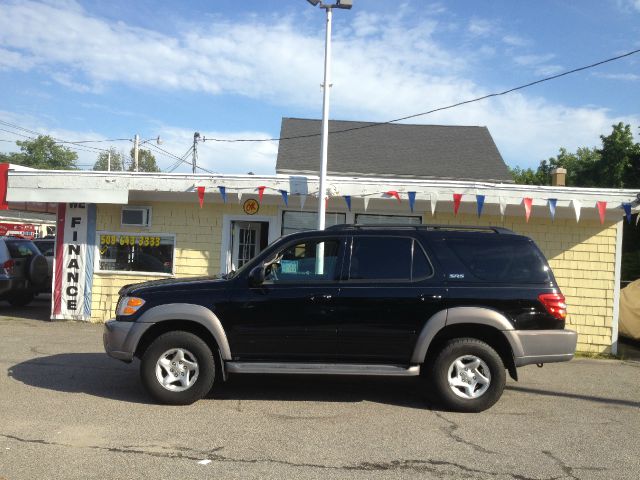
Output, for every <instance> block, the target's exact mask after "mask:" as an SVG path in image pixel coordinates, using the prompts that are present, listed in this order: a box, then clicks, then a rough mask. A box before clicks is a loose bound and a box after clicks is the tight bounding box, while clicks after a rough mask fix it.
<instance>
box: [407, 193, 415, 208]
mask: <svg viewBox="0 0 640 480" xmlns="http://www.w3.org/2000/svg"><path fill="white" fill-rule="evenodd" d="M407 196H408V197H409V208H410V209H411V213H413V207H414V206H415V204H416V192H407Z"/></svg>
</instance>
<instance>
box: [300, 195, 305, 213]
mask: <svg viewBox="0 0 640 480" xmlns="http://www.w3.org/2000/svg"><path fill="white" fill-rule="evenodd" d="M306 201H307V196H306V195H305V194H304V193H301V194H300V210H302V209H303V208H304V202H306Z"/></svg>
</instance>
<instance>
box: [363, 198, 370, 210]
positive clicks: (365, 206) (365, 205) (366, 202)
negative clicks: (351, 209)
mask: <svg viewBox="0 0 640 480" xmlns="http://www.w3.org/2000/svg"><path fill="white" fill-rule="evenodd" d="M363 200H364V211H365V212H366V211H367V206H368V205H369V197H364V198H363Z"/></svg>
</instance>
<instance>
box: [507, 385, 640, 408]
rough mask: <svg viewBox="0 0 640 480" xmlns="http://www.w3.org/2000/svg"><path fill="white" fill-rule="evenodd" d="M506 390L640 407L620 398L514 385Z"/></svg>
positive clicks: (637, 403)
mask: <svg viewBox="0 0 640 480" xmlns="http://www.w3.org/2000/svg"><path fill="white" fill-rule="evenodd" d="M506 390H512V391H514V392H522V393H530V394H534V395H545V396H549V397H564V398H573V399H576V400H586V401H588V402H596V403H605V404H607V405H623V406H626V407H640V402H634V401H633V400H624V399H620V398H607V397H593V396H591V395H580V394H579V393H568V392H554V391H552V390H541V389H537V388H527V387H518V386H515V385H512V386H508V387H506Z"/></svg>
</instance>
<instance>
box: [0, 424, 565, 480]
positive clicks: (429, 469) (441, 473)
mask: <svg viewBox="0 0 640 480" xmlns="http://www.w3.org/2000/svg"><path fill="white" fill-rule="evenodd" d="M0 437H4V438H6V439H8V440H14V441H16V442H21V443H31V444H38V445H46V446H54V447H66V448H78V449H91V450H100V451H105V452H112V453H120V454H130V455H146V456H150V457H156V458H169V459H185V460H193V461H201V460H204V459H208V460H211V461H212V462H229V463H240V464H259V463H270V464H276V465H283V466H287V467H292V468H316V469H324V470H341V471H362V472H370V471H412V472H416V473H432V474H434V475H436V476H438V477H440V478H444V477H445V476H448V477H450V476H451V475H454V476H455V477H456V478H457V477H459V476H460V475H461V474H464V476H465V478H478V479H485V478H489V477H503V478H504V477H510V478H512V479H514V480H558V478H559V477H549V478H546V479H540V478H536V477H527V476H524V475H519V474H516V473H512V472H496V471H490V470H482V469H479V468H472V467H469V466H466V465H463V464H461V463H456V462H450V461H447V460H435V459H427V460H412V459H407V460H391V461H387V462H360V463H355V464H351V465H349V464H347V465H323V464H320V463H308V462H292V461H288V460H280V459H275V458H268V457H266V458H234V457H228V456H225V455H222V454H221V453H220V452H221V451H222V450H223V448H224V447H215V448H212V449H210V450H201V451H198V450H191V449H186V450H182V451H176V450H169V448H170V447H164V446H160V445H149V446H146V447H145V446H139V445H125V446H122V447H108V446H100V445H82V446H81V445H73V444H67V443H61V442H50V441H47V440H42V439H28V438H21V437H18V436H16V435H7V434H0ZM149 447H152V448H158V449H160V451H153V450H148V448H149ZM162 450H165V451H162ZM566 468H568V469H569V471H571V470H573V469H575V468H576V467H566ZM572 478H577V477H575V476H573V477H572Z"/></svg>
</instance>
